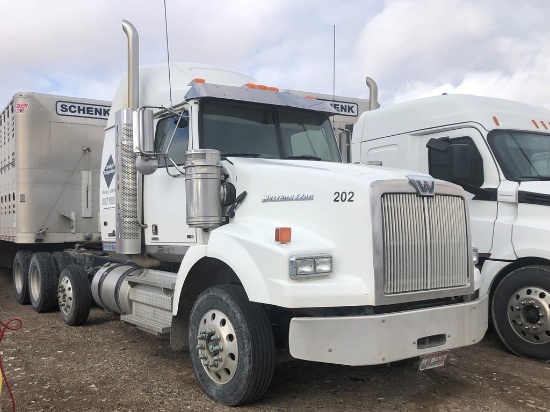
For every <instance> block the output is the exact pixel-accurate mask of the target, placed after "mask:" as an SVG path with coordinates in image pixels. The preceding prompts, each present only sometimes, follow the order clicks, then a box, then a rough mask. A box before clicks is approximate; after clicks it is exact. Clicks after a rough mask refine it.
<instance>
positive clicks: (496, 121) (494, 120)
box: [493, 116, 500, 126]
mask: <svg viewBox="0 0 550 412" xmlns="http://www.w3.org/2000/svg"><path fill="white" fill-rule="evenodd" d="M493 122H495V124H496V125H497V126H500V121H499V120H498V119H497V117H496V116H493Z"/></svg>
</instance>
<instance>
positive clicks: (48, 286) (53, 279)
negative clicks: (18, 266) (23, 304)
mask: <svg viewBox="0 0 550 412" xmlns="http://www.w3.org/2000/svg"><path fill="white" fill-rule="evenodd" d="M29 291H30V296H31V304H32V307H33V308H34V310H36V311H37V312H38V313H43V312H49V311H52V310H54V309H55V307H56V304H57V296H56V294H57V269H56V267H55V263H54V261H53V258H52V255H50V254H49V253H47V252H36V253H35V254H34V255H33V257H32V259H31V264H30V266H29Z"/></svg>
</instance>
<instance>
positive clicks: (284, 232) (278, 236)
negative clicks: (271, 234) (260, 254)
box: [275, 227, 292, 243]
mask: <svg viewBox="0 0 550 412" xmlns="http://www.w3.org/2000/svg"><path fill="white" fill-rule="evenodd" d="M291 240H292V229H291V228H290V227H277V228H275V242H279V243H290V241H291Z"/></svg>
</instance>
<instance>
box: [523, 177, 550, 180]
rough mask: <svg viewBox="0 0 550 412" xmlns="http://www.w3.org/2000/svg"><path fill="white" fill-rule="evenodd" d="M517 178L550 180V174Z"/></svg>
mask: <svg viewBox="0 0 550 412" xmlns="http://www.w3.org/2000/svg"><path fill="white" fill-rule="evenodd" d="M516 179H523V180H550V176H518V177H516Z"/></svg>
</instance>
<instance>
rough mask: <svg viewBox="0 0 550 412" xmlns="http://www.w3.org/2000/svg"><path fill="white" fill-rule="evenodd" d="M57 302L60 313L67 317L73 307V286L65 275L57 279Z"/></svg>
mask: <svg viewBox="0 0 550 412" xmlns="http://www.w3.org/2000/svg"><path fill="white" fill-rule="evenodd" d="M57 301H58V302H59V309H60V310H61V312H62V313H63V314H64V315H65V316H69V314H70V313H71V310H72V307H73V285H72V283H71V280H70V279H69V277H68V276H67V275H64V276H61V278H59V287H58V288H57Z"/></svg>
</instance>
